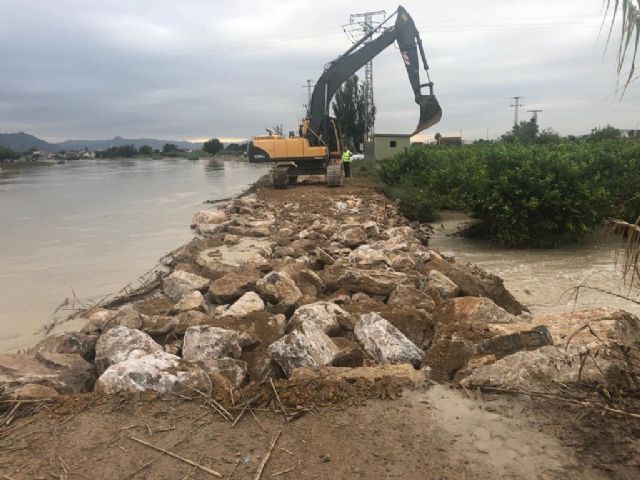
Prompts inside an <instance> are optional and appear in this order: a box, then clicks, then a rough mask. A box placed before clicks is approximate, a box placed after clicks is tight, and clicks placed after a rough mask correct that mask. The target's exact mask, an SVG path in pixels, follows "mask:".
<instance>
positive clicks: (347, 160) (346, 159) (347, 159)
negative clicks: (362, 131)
mask: <svg viewBox="0 0 640 480" xmlns="http://www.w3.org/2000/svg"><path fill="white" fill-rule="evenodd" d="M342 161H343V162H344V163H350V162H351V152H350V151H349V150H347V151H345V152H344V153H343V154H342Z"/></svg>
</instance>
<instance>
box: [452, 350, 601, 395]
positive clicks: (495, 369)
mask: <svg viewBox="0 0 640 480" xmlns="http://www.w3.org/2000/svg"><path fill="white" fill-rule="evenodd" d="M580 364H581V360H580V358H579V357H577V356H576V357H573V358H571V357H569V358H567V357H565V355H564V353H563V350H562V349H561V348H558V347H554V346H546V347H541V348H538V349H537V350H532V351H522V352H518V353H514V354H513V355H509V356H507V357H504V358H501V359H500V360H498V361H497V362H495V363H493V364H491V365H488V366H483V367H479V368H477V369H476V370H474V371H473V373H471V375H469V376H468V377H467V378H465V379H464V380H463V381H462V382H461V383H462V384H463V385H465V386H470V387H475V386H492V387H500V388H514V389H524V390H530V389H532V388H533V389H538V390H539V389H541V388H542V389H544V388H545V387H550V388H556V387H557V385H558V383H557V382H559V383H560V384H563V383H564V384H567V383H574V382H577V381H578V379H580V380H582V381H586V382H588V381H595V382H604V381H605V379H604V378H603V376H602V373H601V372H606V370H607V368H608V367H609V365H610V362H608V361H607V360H605V359H602V358H599V359H598V364H597V365H596V364H595V363H594V360H593V359H592V358H591V357H588V358H587V360H586V362H585V363H584V365H583V367H582V372H580Z"/></svg>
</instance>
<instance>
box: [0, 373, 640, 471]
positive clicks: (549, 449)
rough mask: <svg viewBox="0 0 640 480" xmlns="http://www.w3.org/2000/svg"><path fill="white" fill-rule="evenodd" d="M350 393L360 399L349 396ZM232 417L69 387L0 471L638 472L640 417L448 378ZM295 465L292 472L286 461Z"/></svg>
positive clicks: (2, 437) (21, 436) (17, 438)
mask: <svg viewBox="0 0 640 480" xmlns="http://www.w3.org/2000/svg"><path fill="white" fill-rule="evenodd" d="M349 403H352V404H355V405H349ZM254 413H255V417H252V416H251V415H249V414H247V415H246V416H245V417H243V418H242V419H241V420H240V421H239V422H238V424H237V425H236V426H235V427H233V426H232V424H231V422H227V421H225V420H223V419H222V417H220V416H219V415H218V414H217V413H215V412H214V411H213V410H212V409H211V408H209V407H207V406H205V404H204V403H203V402H202V401H198V400H192V401H186V400H183V399H180V398H177V397H171V398H161V399H149V398H137V399H135V398H123V397H112V398H99V397H93V396H86V397H76V398H75V399H73V400H70V399H67V400H65V401H64V402H62V403H60V404H50V405H48V406H47V407H46V408H41V409H39V411H38V412H37V413H35V414H33V415H29V416H25V417H23V418H20V419H18V420H16V421H15V422H14V423H12V424H11V425H9V426H8V428H5V429H4V430H3V431H2V433H0V474H2V475H4V478H10V479H15V480H22V479H45V478H47V479H48V478H65V479H66V478H68V479H72V478H91V479H132V478H136V479H182V478H184V479H187V478H192V479H205V478H216V477H215V476H213V475H212V474H210V473H207V472H204V471H201V470H199V469H197V468H196V467H194V466H191V465H188V464H186V463H184V462H182V461H180V460H178V459H175V458H172V457H170V456H168V455H165V454H163V453H160V452H158V451H155V450H153V449H152V448H151V447H148V446H145V445H141V444H139V443H137V442H135V441H134V440H132V439H131V438H130V437H134V438H137V439H140V440H143V441H144V442H147V443H149V444H152V445H155V446H159V447H161V448H165V449H167V450H170V451H171V452H173V453H175V454H178V455H180V456H182V457H185V458H187V459H190V460H192V461H193V462H195V463H196V464H198V463H199V464H200V465H202V466H204V467H206V468H208V469H212V470H215V471H217V472H219V473H220V474H221V475H222V477H221V478H232V479H236V480H239V479H253V478H255V475H256V472H257V470H258V468H259V464H260V462H261V460H262V459H263V457H264V455H265V454H266V453H267V451H268V449H269V445H270V443H271V441H272V439H273V438H274V437H275V436H277V434H278V432H281V435H280V437H279V439H278V441H277V443H276V445H275V448H274V450H273V452H272V454H271V457H270V459H269V462H268V463H267V465H266V468H265V470H264V472H263V474H262V478H264V479H267V478H282V479H314V480H315V479H318V480H319V479H351V478H353V479H416V480H417V479H456V480H459V479H488V478H500V479H521V478H526V479H587V480H591V479H607V478H620V479H637V478H640V467H639V465H640V463H639V462H640V444H639V442H638V436H637V434H638V432H639V427H640V424H639V423H638V422H637V421H635V423H627V422H626V421H625V420H624V419H618V418H613V417H611V418H609V417H607V418H604V417H602V416H600V415H597V414H594V413H593V412H592V411H589V410H585V409H584V408H581V407H575V406H569V407H566V406H564V405H562V404H557V403H550V402H548V401H539V400H531V399H529V398H528V397H526V398H525V397H518V398H515V397H496V398H484V399H481V400H479V399H473V400H472V399H469V398H467V397H465V396H464V395H463V394H462V393H461V392H459V391H458V390H453V389H451V388H449V387H447V386H437V385H436V386H432V387H431V388H427V389H420V390H415V391H406V392H404V394H403V396H402V397H401V398H399V399H396V400H381V399H369V400H366V401H364V400H362V399H361V398H354V399H352V400H351V401H348V402H343V403H341V404H337V405H332V406H328V407H318V408H313V409H312V410H311V411H310V412H309V413H308V414H307V415H305V416H304V417H302V418H300V419H298V420H295V421H292V422H290V423H287V422H286V421H285V420H284V418H283V416H282V415H281V414H280V413H279V412H278V411H277V409H276V408H275V407H273V408H265V409H257V410H256V411H255V412H254ZM283 472H285V473H283Z"/></svg>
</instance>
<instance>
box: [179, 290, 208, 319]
mask: <svg viewBox="0 0 640 480" xmlns="http://www.w3.org/2000/svg"><path fill="white" fill-rule="evenodd" d="M189 310H198V311H199V312H203V313H206V312H207V303H206V302H205V301H204V297H203V296H202V294H201V293H200V291H199V290H195V291H193V292H191V293H188V294H186V295H185V296H184V297H182V299H181V300H180V301H179V302H178V303H176V304H175V305H174V306H173V308H172V309H171V313H172V314H177V313H182V312H188V311H189Z"/></svg>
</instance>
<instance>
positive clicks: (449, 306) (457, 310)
mask: <svg viewBox="0 0 640 480" xmlns="http://www.w3.org/2000/svg"><path fill="white" fill-rule="evenodd" d="M433 317H434V320H435V321H436V322H437V323H478V322H484V323H515V322H518V321H519V320H520V319H519V318H518V317H516V316H515V315H512V314H510V313H508V312H507V311H506V310H504V309H503V308H501V307H499V306H498V305H496V304H495V303H494V302H493V301H491V300H490V299H488V298H483V297H458V298H452V299H449V300H447V301H445V302H443V303H441V304H440V305H438V307H437V308H436V310H435V312H434V315H433Z"/></svg>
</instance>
